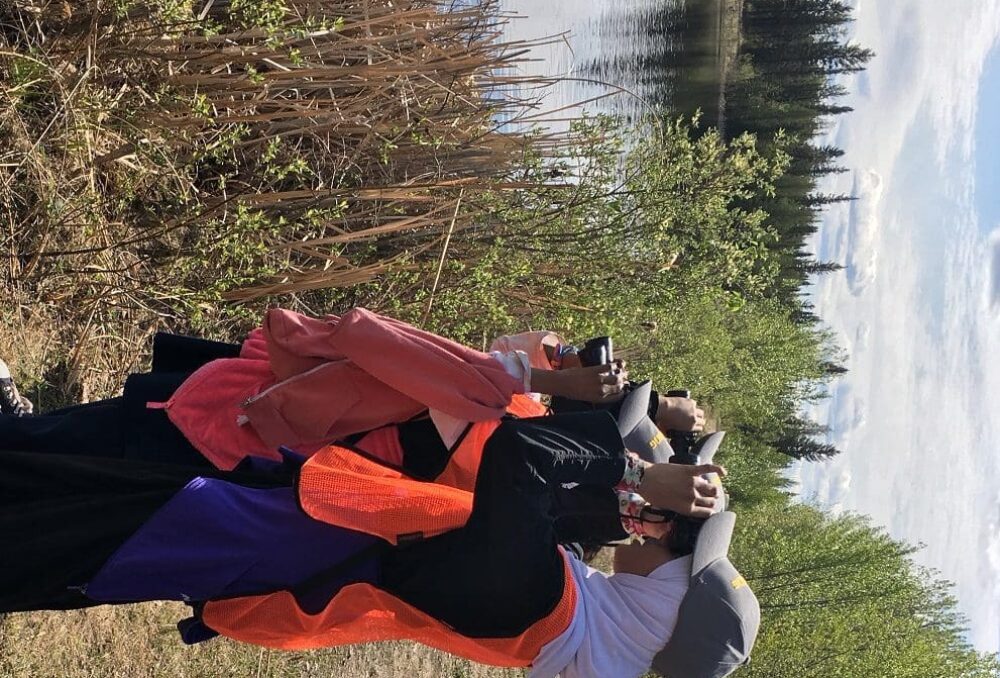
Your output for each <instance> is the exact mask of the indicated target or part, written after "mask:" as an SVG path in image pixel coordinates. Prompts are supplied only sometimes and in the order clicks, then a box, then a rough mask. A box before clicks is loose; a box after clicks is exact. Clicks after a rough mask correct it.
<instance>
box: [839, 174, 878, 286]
mask: <svg viewBox="0 0 1000 678" xmlns="http://www.w3.org/2000/svg"><path fill="white" fill-rule="evenodd" d="M852 195H854V197H856V198H857V200H855V201H854V202H852V203H851V208H850V221H849V223H850V226H849V229H848V236H847V247H848V251H847V280H848V284H850V286H851V291H852V292H853V293H854V294H860V293H861V292H862V291H863V290H864V289H865V288H866V287H867V286H868V285H870V284H871V283H872V282H873V281H874V280H875V276H876V275H877V274H878V256H879V251H878V230H879V208H880V206H881V202H882V177H881V176H880V175H879V173H878V172H875V171H873V170H868V171H866V172H861V173H860V175H859V176H857V177H856V178H855V179H854V188H853V191H852Z"/></svg>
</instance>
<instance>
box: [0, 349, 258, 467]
mask: <svg viewBox="0 0 1000 678" xmlns="http://www.w3.org/2000/svg"><path fill="white" fill-rule="evenodd" d="M237 355H239V346H238V345H235V344H224V343H221V342H216V341H207V340H203V339H194V338H192V337H183V336H178V335H173V334H164V333H159V334H157V335H156V336H155V337H154V339H153V369H152V372H150V373H149V374H133V375H132V376H130V377H129V378H128V379H127V380H126V382H125V386H124V389H123V394H122V396H120V397H118V398H111V399H109V400H101V401H98V402H93V403H87V404H84V405H74V406H72V407H66V408H63V409H60V410H55V411H52V412H47V413H45V414H41V415H37V416H31V417H8V416H5V415H0V451H20V452H35V453H44V454H62V455H79V456H87V457H103V458H111V459H137V460H143V461H147V462H158V463H169V464H179V465H184V466H193V467H206V468H210V464H209V463H208V462H207V461H206V460H205V458H204V457H202V455H201V454H200V453H199V452H198V450H196V449H195V448H194V447H193V446H192V445H191V444H190V443H189V442H188V441H187V439H186V438H184V436H183V435H182V434H181V432H180V431H178V430H177V429H176V428H175V427H174V425H173V424H171V423H170V420H169V419H167V416H166V413H165V412H163V410H155V409H149V408H148V407H146V404H147V403H149V402H163V401H165V400H167V399H168V398H170V396H171V395H173V393H174V391H175V390H177V387H179V386H180V385H181V383H183V381H184V380H185V379H187V377H188V376H190V374H191V372H193V371H195V370H196V369H198V368H199V367H201V366H202V365H204V364H205V363H207V362H210V361H212V360H216V359H219V358H231V357H235V356H237Z"/></svg>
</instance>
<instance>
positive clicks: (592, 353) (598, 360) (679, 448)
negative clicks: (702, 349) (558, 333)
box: [577, 337, 711, 465]
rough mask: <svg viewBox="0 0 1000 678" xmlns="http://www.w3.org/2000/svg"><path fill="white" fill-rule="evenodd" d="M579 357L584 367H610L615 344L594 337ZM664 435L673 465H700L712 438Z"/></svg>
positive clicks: (677, 393)
mask: <svg viewBox="0 0 1000 678" xmlns="http://www.w3.org/2000/svg"><path fill="white" fill-rule="evenodd" d="M577 355H578V356H579V357H580V364H581V365H583V366H584V367H593V366H595V365H610V364H611V363H613V362H614V360H615V356H614V343H613V342H612V341H611V337H594V338H592V339H588V340H587V341H586V343H584V345H583V347H582V348H580V349H577ZM667 396H669V397H671V398H690V397H691V392H690V391H688V390H687V389H677V390H673V391H668V392H667ZM664 434H665V435H666V436H667V438H669V439H670V447H671V448H672V449H673V456H671V457H670V462H671V463H673V464H689V465H695V464H698V463H700V458H701V454H700V452H701V450H702V448H703V446H704V444H705V443H706V442H708V441H707V439H708V438H710V437H711V436H705V437H704V438H702V439H701V440H699V438H698V436H697V435H696V434H695V433H694V432H693V431H676V430H670V431H664Z"/></svg>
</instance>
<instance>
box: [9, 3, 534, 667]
mask: <svg viewBox="0 0 1000 678" xmlns="http://www.w3.org/2000/svg"><path fill="white" fill-rule="evenodd" d="M489 5H490V3H485V6H484V7H482V8H479V9H475V10H470V11H467V12H450V13H444V12H441V11H440V7H439V6H438V3H436V2H434V1H433V0H403V1H402V2H396V1H394V2H388V1H387V0H369V1H366V2H348V1H346V0H344V1H341V0H322V1H320V2H311V1H310V2H298V1H289V2H284V3H279V2H274V1H270V0H265V1H263V2H259V3H248V2H241V1H240V0H232V1H231V2H215V3H211V2H210V3H207V5H206V4H205V3H199V4H198V6H197V7H194V5H193V4H192V3H190V2H153V3H136V2H125V1H123V2H118V3H113V4H112V3H108V4H107V5H105V4H100V5H98V4H94V5H89V4H88V5H84V4H76V3H74V4H70V3H59V2H42V3H35V2H28V1H21V0H13V1H8V2H3V3H0V140H2V141H0V223H2V228H0V238H2V239H3V248H2V252H3V256H4V265H3V267H2V269H0V293H2V295H3V297H4V302H3V304H2V305H0V355H2V357H3V358H4V359H5V360H7V361H8V362H9V363H10V364H11V365H12V366H13V370H14V372H15V375H16V376H17V378H18V380H19V382H20V383H21V384H22V385H23V390H24V391H25V392H26V394H27V395H28V396H29V397H30V398H32V399H33V400H34V401H35V402H36V405H37V406H38V408H39V409H40V410H46V409H50V408H52V407H54V406H58V405H62V404H66V403H71V402H78V401H81V400H82V401H87V400H93V399H98V398H103V397H108V396H111V395H114V394H115V392H116V391H117V389H118V388H119V387H120V384H121V383H122V379H123V377H124V376H125V375H126V374H128V373H129V372H132V371H136V370H141V369H143V368H144V367H145V366H146V364H147V362H148V357H149V340H150V337H151V336H152V333H153V332H155V331H156V330H158V329H163V328H169V329H173V330H193V331H197V332H199V333H202V334H205V335H208V336H212V337H215V338H222V339H227V338H228V339H232V338H235V337H237V336H239V334H240V332H241V331H242V330H245V329H246V328H247V327H249V326H250V325H252V324H254V322H255V321H256V319H257V318H258V317H259V314H260V311H261V309H262V308H263V307H264V306H265V305H266V304H267V303H269V302H271V301H272V300H274V299H276V298H277V299H280V300H281V302H282V303H284V304H287V305H291V306H295V307H298V308H302V309H303V310H307V311H309V310H315V309H313V308H312V307H311V306H310V305H311V304H316V303H322V304H336V303H338V302H342V303H344V304H348V303H353V302H355V301H364V302H365V303H367V304H368V305H371V306H373V307H379V301H380V299H382V298H384V296H385V295H387V294H393V295H394V296H397V297H399V296H403V295H404V294H405V292H406V291H401V290H394V291H389V292H387V291H384V290H381V291H380V290H378V289H377V286H375V287H374V288H369V289H368V296H367V297H365V298H363V299H357V298H356V296H357V294H358V293H357V292H355V291H354V290H356V289H359V288H360V287H359V284H362V283H366V282H369V281H371V280H373V279H374V278H375V277H376V276H377V275H378V273H379V272H381V271H383V270H385V269H386V267H389V266H392V267H395V269H396V270H408V271H412V272H413V273H414V277H413V282H412V285H413V286H414V289H413V290H409V292H410V293H411V294H412V293H414V290H419V289H424V288H428V287H430V286H431V284H432V280H436V278H435V277H434V273H435V267H436V263H437V261H438V259H439V257H440V253H441V248H442V246H445V247H446V246H447V245H446V243H447V242H448V239H450V238H451V237H452V236H453V235H455V236H456V237H455V241H456V243H457V241H458V240H459V238H458V237H457V234H458V233H460V232H462V231H463V229H466V228H467V227H468V226H470V225H471V224H472V223H473V222H474V220H475V218H476V215H477V209H481V208H479V207H477V196H478V195H481V194H483V193H485V192H487V191H493V190H497V187H498V186H500V189H499V190H503V189H502V182H503V179H504V176H505V173H506V172H508V170H509V169H510V168H511V167H513V166H515V165H516V164H517V161H518V159H519V158H520V157H521V154H522V153H523V152H524V148H525V144H526V143H527V141H526V140H525V139H524V138H523V137H510V136H505V135H503V134H500V133H498V132H497V131H496V130H495V129H494V128H493V120H494V116H495V115H497V114H498V113H499V112H501V111H502V110H504V109H506V112H507V113H510V114H513V115H517V112H518V111H517V106H518V105H520V104H516V103H514V104H504V103H502V102H495V101H487V100H486V98H485V97H484V96H483V93H484V91H485V90H486V89H488V88H491V87H492V86H493V84H494V83H493V81H492V74H493V73H495V72H496V71H497V69H498V67H500V66H503V65H505V64H509V62H510V59H512V58H514V57H513V56H512V54H513V53H514V51H515V50H514V48H505V47H503V46H501V45H500V44H499V41H498V30H499V26H498V25H497V24H496V23H495V21H494V20H493V19H492V18H491V17H492V15H491V13H490V10H491V7H490V6H489ZM532 143H535V144H540V145H544V144H545V143H546V141H545V140H544V139H542V138H539V139H535V140H533V141H532ZM538 147H539V148H541V146H538ZM542 152H544V150H543V151H542ZM456 248H457V244H456ZM432 249H433V251H431V250H432ZM422 253H426V255H425V256H421V255H422ZM435 284H436V283H435ZM345 290H346V291H345ZM276 294H280V295H282V296H280V297H275V296H274V295H276ZM310 295H312V296H310ZM380 295H381V296H380ZM265 297H267V299H266V300H263V299H264V298H265ZM325 308H329V306H325ZM7 547H10V546H9V545H8V546H7ZM7 547H5V548H7ZM183 616H186V614H185V612H184V608H183V606H181V605H172V604H150V605H139V606H129V607H119V608H99V609H94V610H89V611H81V612H71V613H57V614H18V615H10V616H7V617H6V618H4V619H2V620H0V676H3V677H4V678H7V677H10V678H15V677H17V678H26V677H30V678H44V677H47V676H52V677H53V678H56V677H58V678H75V677H81V678H82V677H84V676H87V677H98V676H109V677H110V676H114V677H116V678H121V677H132V676H134V677H136V678H149V677H152V676H171V677H173V676H213V677H214V676H220V677H221V676H234V677H236V676H239V677H241V678H247V677H254V678H257V677H264V676H284V677H290V678H293V677H302V678H305V677H307V676H330V675H337V676H341V677H342V678H354V677H358V678H360V677H362V676H376V675H377V676H435V677H436V676H454V677H456V678H457V677H468V678H472V677H475V676H505V675H519V672H513V673H511V672H504V671H493V670H488V669H481V668H477V667H473V666H470V665H469V664H468V663H467V662H463V661H458V660H454V659H453V658H450V657H448V656H445V655H442V654H439V653H436V652H432V651H429V650H425V649H422V648H418V647H416V646H413V645H410V644H387V645H377V646H370V647H356V648H350V649H345V650H343V651H331V652H315V653H308V654H298V653H278V652H270V651H261V650H260V649H258V648H253V647H244V646H239V645H237V644H235V643H230V642H227V641H224V640H218V641H214V642H211V643H209V644H207V645H205V646H204V647H195V648H186V647H184V646H182V645H181V643H180V641H179V639H178V637H177V635H176V632H175V630H174V628H173V625H174V623H175V622H176V621H177V620H178V619H180V618H182V617H183Z"/></svg>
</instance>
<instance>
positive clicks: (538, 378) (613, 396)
mask: <svg viewBox="0 0 1000 678" xmlns="http://www.w3.org/2000/svg"><path fill="white" fill-rule="evenodd" d="M627 381H628V372H626V371H625V363H622V362H616V363H615V364H614V365H595V366H594V367H577V368H574V369H562V370H559V371H557V372H553V371H548V370H532V371H531V390H533V391H535V392H536V393H546V394H548V395H553V396H562V397H564V398H570V399H572V400H583V401H585V402H588V403H604V402H608V401H614V400H617V399H619V398H621V397H622V394H623V393H624V391H625V383H626V382H627Z"/></svg>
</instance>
